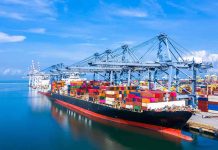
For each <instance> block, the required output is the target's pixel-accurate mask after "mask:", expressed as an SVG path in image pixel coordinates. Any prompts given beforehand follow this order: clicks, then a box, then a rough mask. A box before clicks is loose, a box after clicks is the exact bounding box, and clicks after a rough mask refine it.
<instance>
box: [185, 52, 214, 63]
mask: <svg viewBox="0 0 218 150" xmlns="http://www.w3.org/2000/svg"><path fill="white" fill-rule="evenodd" d="M184 59H185V60H189V61H191V60H193V59H194V60H195V61H196V62H212V63H216V62H218V53H209V52H207V51H206V50H199V51H192V52H191V54H190V55H188V56H185V57H184Z"/></svg>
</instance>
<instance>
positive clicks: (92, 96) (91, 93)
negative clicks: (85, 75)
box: [88, 89, 99, 101]
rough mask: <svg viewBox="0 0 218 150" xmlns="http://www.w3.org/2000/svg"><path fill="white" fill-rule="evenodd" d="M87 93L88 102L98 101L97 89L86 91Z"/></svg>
mask: <svg viewBox="0 0 218 150" xmlns="http://www.w3.org/2000/svg"><path fill="white" fill-rule="evenodd" d="M88 92H89V101H94V100H96V99H98V95H99V90H98V89H88Z"/></svg>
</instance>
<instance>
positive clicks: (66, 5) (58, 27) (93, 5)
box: [0, 0, 218, 79]
mask: <svg viewBox="0 0 218 150" xmlns="http://www.w3.org/2000/svg"><path fill="white" fill-rule="evenodd" d="M217 8H218V1H217V0H191V1H190V0H114V1H112V0H1V1H0V58H1V59H0V63H1V64H2V65H1V66H0V79H9V78H19V77H21V76H22V74H24V73H25V72H26V71H27V68H28V66H29V65H30V63H31V60H36V61H39V62H40V64H41V67H42V68H44V67H47V66H49V65H52V64H56V63H59V62H63V63H66V64H69V65H70V64H72V63H73V62H75V61H78V60H80V59H82V58H85V57H87V56H89V55H92V54H93V53H94V52H101V51H104V50H106V49H108V48H110V49H114V48H117V47H119V46H120V45H122V44H129V45H130V46H131V45H135V44H138V43H141V42H143V41H146V40H148V39H150V38H152V37H154V36H156V35H158V34H159V33H162V32H164V33H166V34H168V35H169V36H170V37H172V38H173V39H174V40H176V41H177V42H179V43H180V44H181V45H183V46H184V47H186V48H187V49H189V50H190V51H191V52H193V55H195V56H198V57H203V58H209V59H211V60H213V62H215V63H216V61H218V29H217V27H218V13H217ZM215 67H217V66H215Z"/></svg>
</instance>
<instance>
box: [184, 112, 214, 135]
mask: <svg viewBox="0 0 218 150" xmlns="http://www.w3.org/2000/svg"><path fill="white" fill-rule="evenodd" d="M186 128H188V129H190V130H194V131H197V132H199V133H203V134H208V135H212V136H215V137H217V138H218V112H196V113H195V114H194V115H193V116H192V117H191V118H190V119H189V121H188V122H187V125H186Z"/></svg>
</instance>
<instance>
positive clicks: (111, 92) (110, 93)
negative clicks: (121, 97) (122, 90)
mask: <svg viewBox="0 0 218 150" xmlns="http://www.w3.org/2000/svg"><path fill="white" fill-rule="evenodd" d="M105 94H108V95H115V94H118V91H105Z"/></svg>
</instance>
